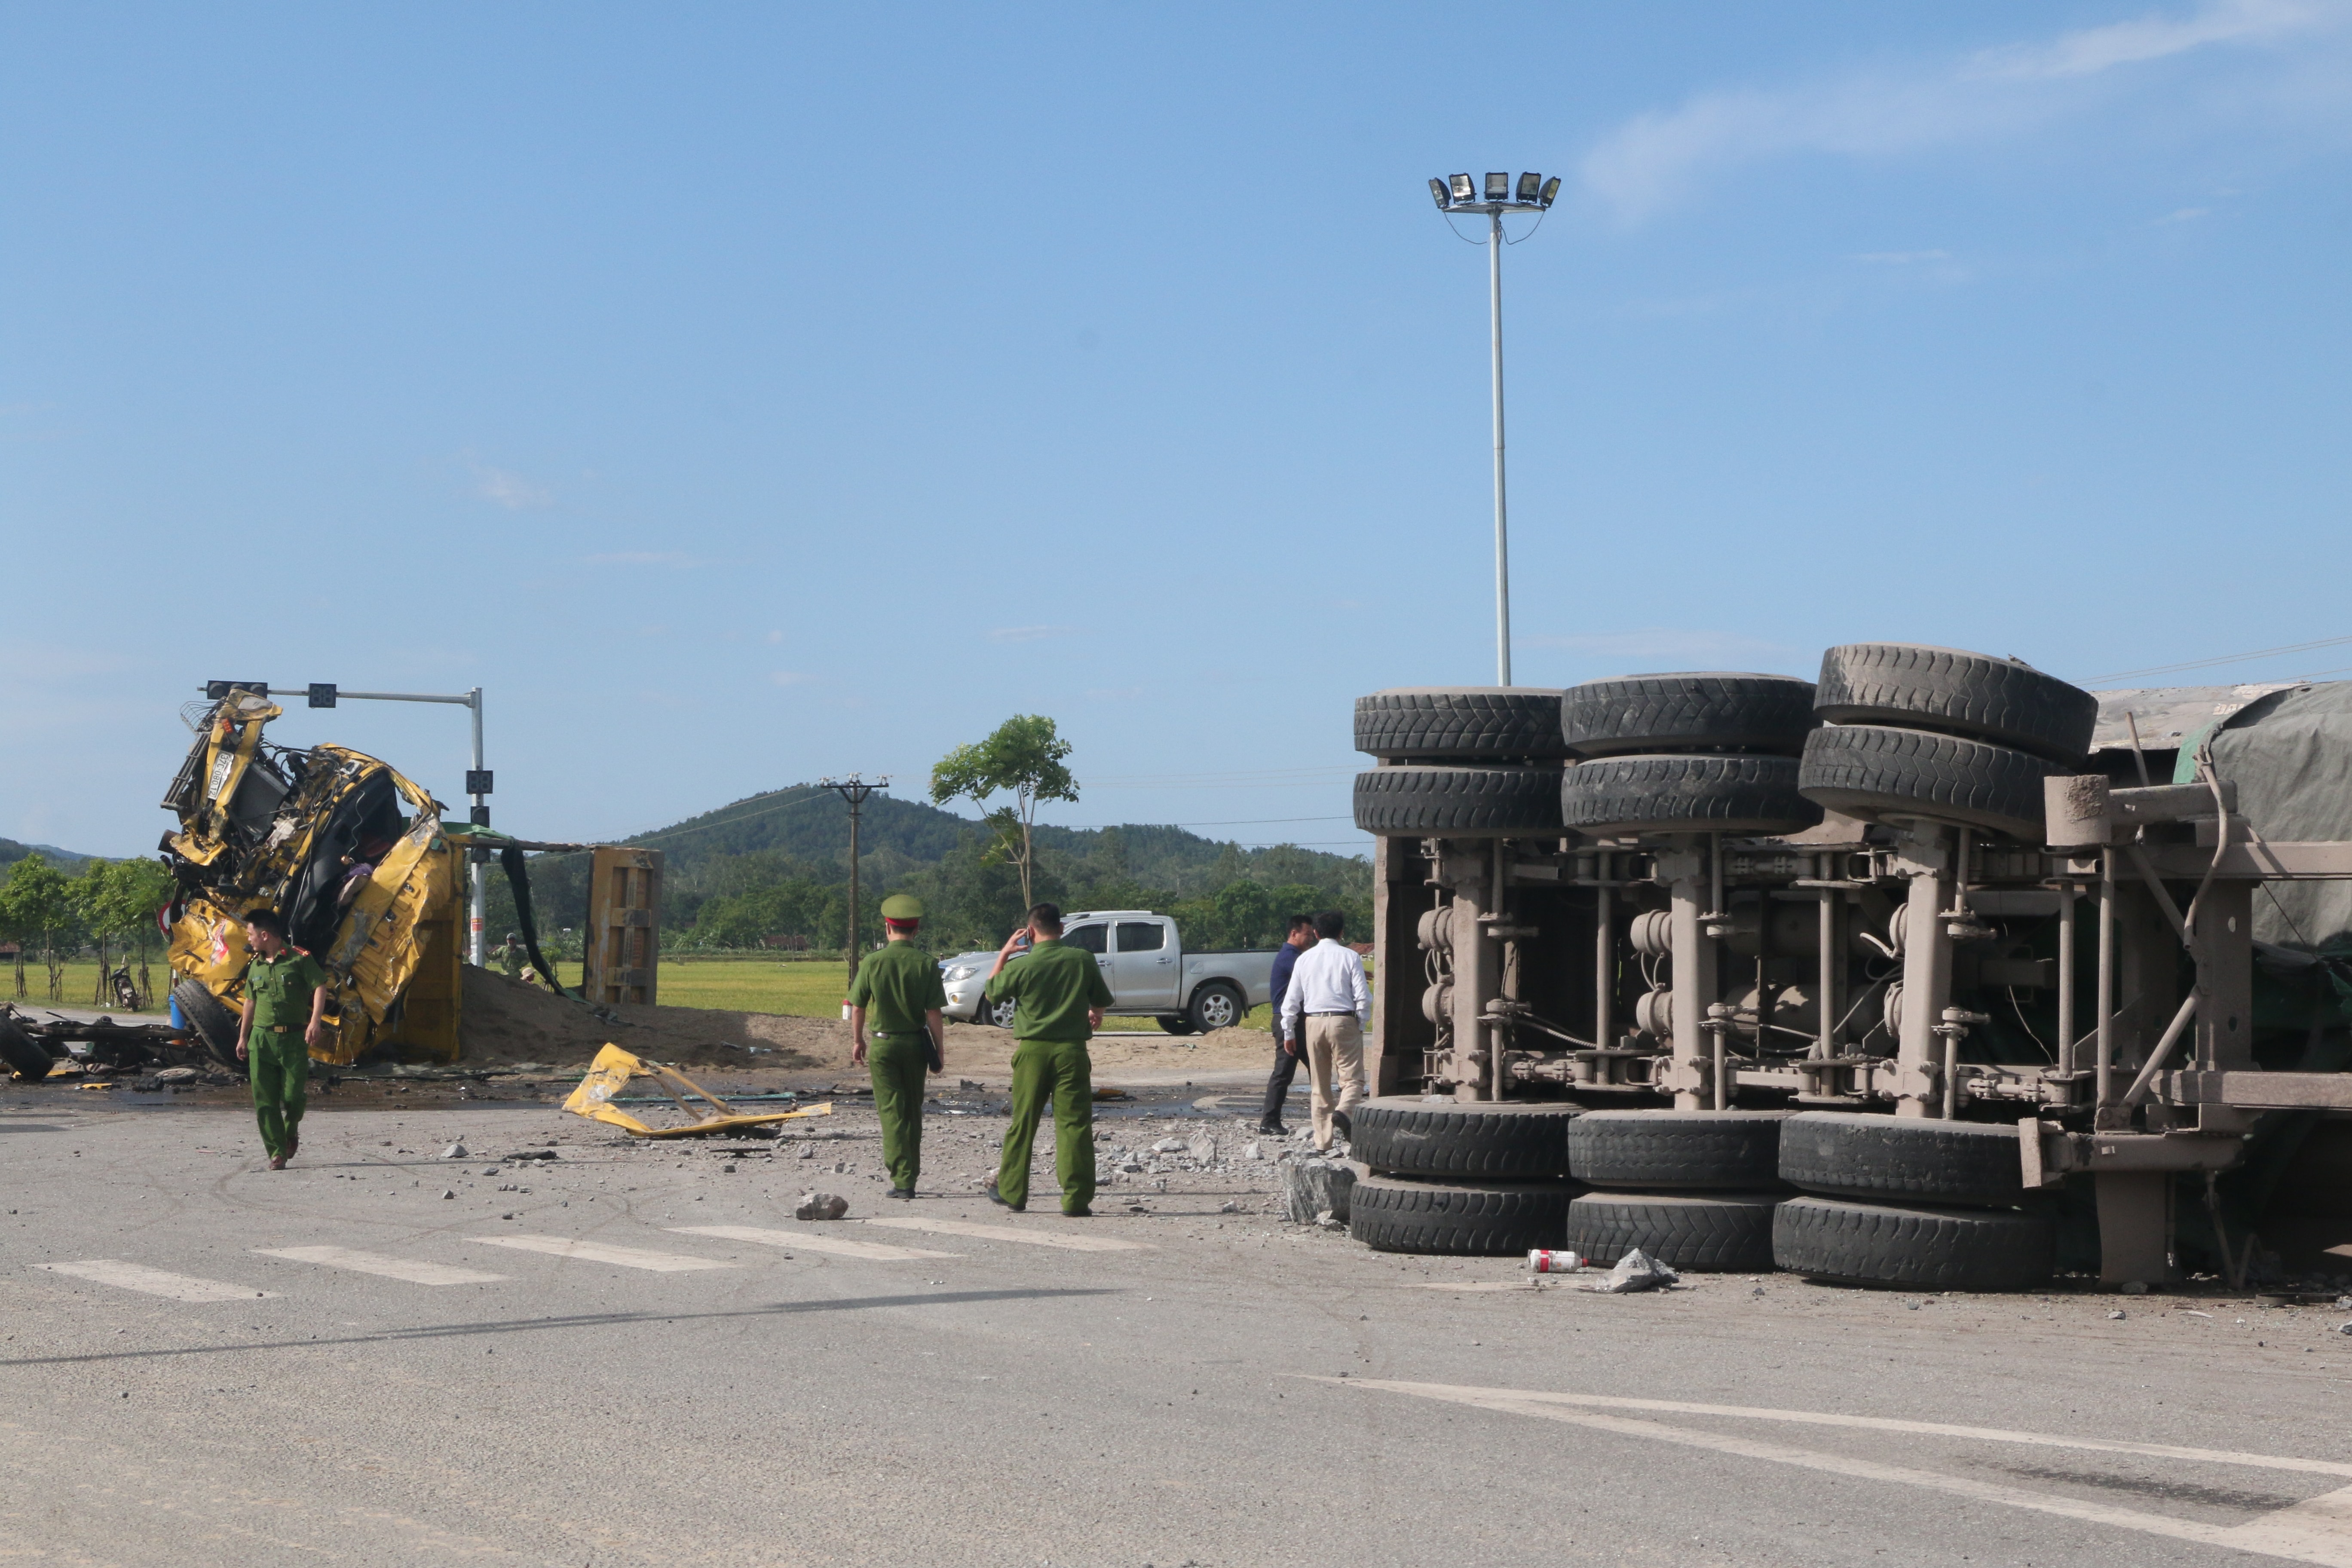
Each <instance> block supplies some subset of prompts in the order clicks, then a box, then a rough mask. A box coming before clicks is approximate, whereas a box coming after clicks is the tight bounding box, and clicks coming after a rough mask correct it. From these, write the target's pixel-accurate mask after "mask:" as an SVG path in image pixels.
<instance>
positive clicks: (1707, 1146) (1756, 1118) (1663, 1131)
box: [1568, 1110, 1789, 1192]
mask: <svg viewBox="0 0 2352 1568" xmlns="http://www.w3.org/2000/svg"><path fill="white" fill-rule="evenodd" d="M1788 1120H1789V1113H1788V1112H1787V1111H1784V1110H1595V1111H1591V1112H1588V1113H1587V1114H1585V1115H1583V1116H1580V1117H1579V1118H1577V1120H1576V1121H1575V1123H1574V1124H1573V1125H1572V1126H1570V1128H1569V1129H1568V1171H1569V1174H1570V1175H1572V1176H1574V1177H1575V1178H1576V1179H1577V1180H1578V1181H1580V1182H1590V1183H1591V1184H1593V1185H1594V1186H1597V1187H1628V1188H1632V1189H1633V1190H1635V1191H1637V1192H1653V1191H1656V1190H1659V1189H1666V1190H1672V1189H1675V1188H1679V1187H1715V1188H1719V1189H1736V1190H1740V1191H1746V1192H1760V1191H1764V1190H1767V1189H1769V1188H1771V1187H1775V1186H1778V1185H1779V1184H1780V1127H1781V1124H1782V1123H1783V1122H1785V1121H1788Z"/></svg>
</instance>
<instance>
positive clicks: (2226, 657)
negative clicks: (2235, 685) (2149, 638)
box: [2084, 637, 2352, 681]
mask: <svg viewBox="0 0 2352 1568" xmlns="http://www.w3.org/2000/svg"><path fill="white" fill-rule="evenodd" d="M2347 643H2352V637H2321V638H2319V639H2317V640H2316V641H2314V642H2298V643H2288V644H2286V645H2285V646H2284V647H2264V648H2256V649H2255V650H2254V651H2253V652H2252V653H2228V654H2222V655H2221V656H2220V657H2218V658H2188V659H2183V660H2181V661H2180V662H2179V664H2152V665H2149V666H2148V667H2147V668H2145V669H2118V670H2113V671H2110V672H2109V673H2108V674H2105V675H2093V676H2088V677H2085V678H2084V679H2086V680H2093V681H2097V680H2131V679H2137V678H2138V677H2140V676H2143V675H2171V674H2173V673H2174V672H2176V671H2179V670H2183V669H2210V668H2213V667H2215V666H2216V665H2223V664H2250V663H2252V661H2254V660H2255V659H2258V658H2275V657H2277V656H2278V655H2281V654H2289V653H2308V652H2310V651H2311V650H2312V649H2314V648H2322V647H2344V646H2345V645H2346V644H2347Z"/></svg>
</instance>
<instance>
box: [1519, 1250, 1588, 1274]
mask: <svg viewBox="0 0 2352 1568" xmlns="http://www.w3.org/2000/svg"><path fill="white" fill-rule="evenodd" d="M1583 1267H1584V1255H1583V1254H1582V1253H1580V1252H1569V1251H1565V1250H1559V1249H1555V1248H1552V1247H1536V1248H1534V1249H1532V1250H1530V1251H1529V1252H1528V1273H1530V1274H1573V1273H1575V1272H1576V1271H1577V1270H1578V1269H1580V1268H1583Z"/></svg>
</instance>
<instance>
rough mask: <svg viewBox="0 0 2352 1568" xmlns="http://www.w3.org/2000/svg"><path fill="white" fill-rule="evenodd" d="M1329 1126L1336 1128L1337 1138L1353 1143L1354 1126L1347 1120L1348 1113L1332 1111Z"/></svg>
mask: <svg viewBox="0 0 2352 1568" xmlns="http://www.w3.org/2000/svg"><path fill="white" fill-rule="evenodd" d="M1331 1125H1332V1126H1334V1127H1336V1128H1338V1129H1339V1136H1340V1137H1342V1138H1345V1139H1346V1140H1347V1141H1348V1142H1350V1143H1353V1142H1355V1141H1356V1124H1355V1123H1354V1122H1352V1121H1349V1120H1348V1113H1347V1112H1346V1111H1344V1110H1335V1111H1333V1112H1332V1113H1331Z"/></svg>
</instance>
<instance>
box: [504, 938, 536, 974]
mask: <svg viewBox="0 0 2352 1568" xmlns="http://www.w3.org/2000/svg"><path fill="white" fill-rule="evenodd" d="M529 959H530V953H528V952H524V951H523V945H522V933H521V932H520V931H509V932H507V940H506V944H505V945H504V946H503V947H500V948H499V971H500V972H501V973H504V974H505V975H506V977H507V978H508V979H509V980H520V979H521V978H522V966H523V964H524V963H526V962H527V961H529Z"/></svg>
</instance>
